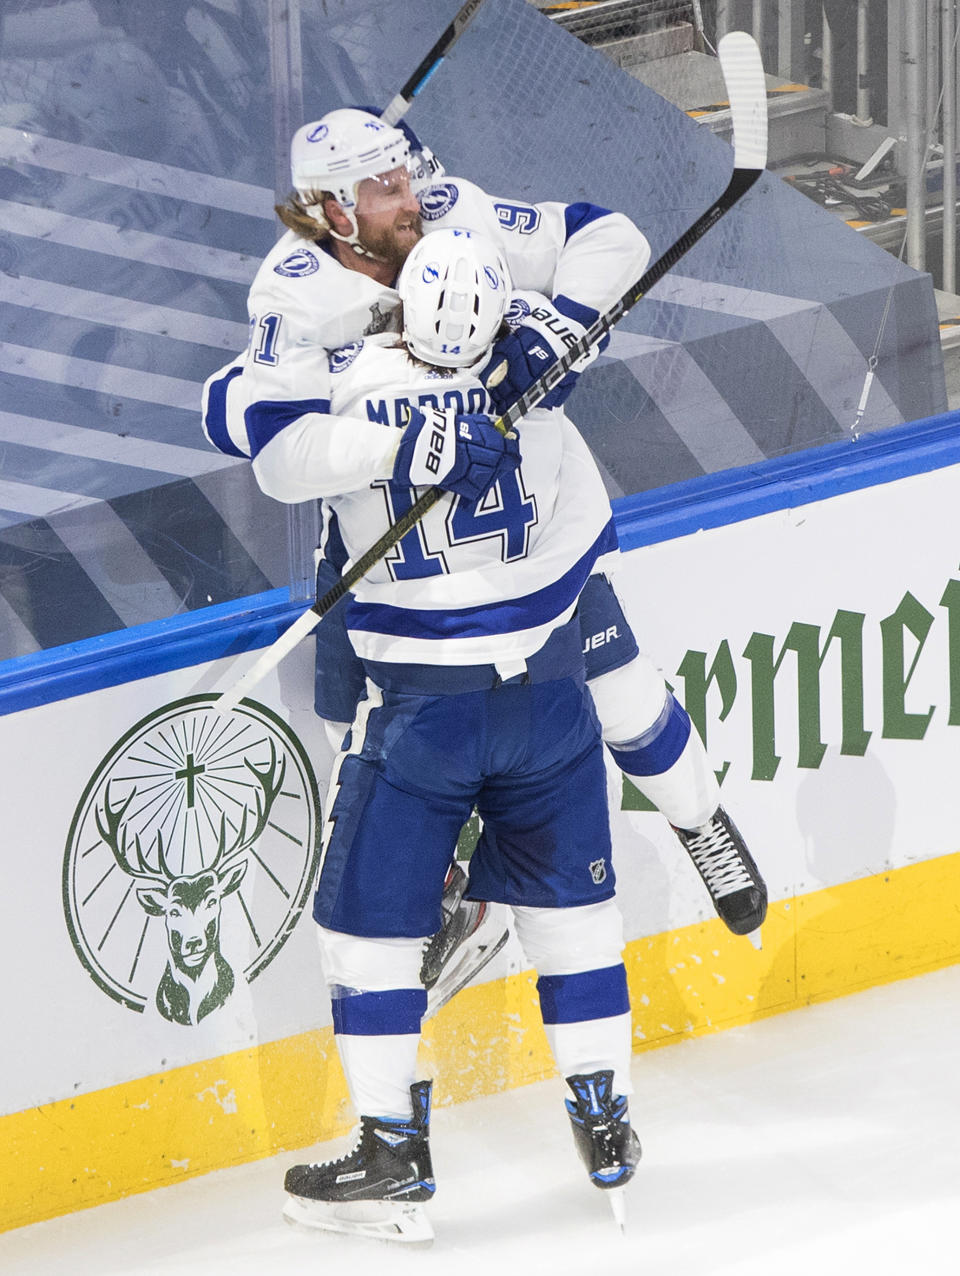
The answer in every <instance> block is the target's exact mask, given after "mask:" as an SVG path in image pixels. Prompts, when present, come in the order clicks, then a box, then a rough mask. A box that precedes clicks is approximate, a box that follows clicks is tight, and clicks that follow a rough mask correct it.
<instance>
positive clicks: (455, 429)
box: [393, 408, 520, 501]
mask: <svg viewBox="0 0 960 1276" xmlns="http://www.w3.org/2000/svg"><path fill="white" fill-rule="evenodd" d="M519 464H520V444H519V442H518V440H517V436H516V434H515V433H514V432H513V431H511V432H510V434H509V435H507V436H506V437H504V435H502V434H501V433H500V431H499V430H497V429H496V428H495V427H494V424H493V420H492V418H491V417H488V416H483V415H482V414H479V413H476V414H473V413H471V414H465V413H462V412H460V413H458V412H457V411H456V409H454V408H447V409H446V411H444V412H441V411H439V410H438V409H436V408H424V409H423V410H422V411H421V410H420V409H419V408H411V419H410V422H409V424H408V425H407V427H406V429H405V430H404V432H403V438H402V439H401V440H400V446H399V448H398V449H397V458H396V460H395V462H394V465H393V477H394V478H395V479H396V480H397V482H398V483H409V484H412V485H413V486H414V487H421V486H423V485H424V484H430V485H435V486H437V487H442V488H443V489H444V490H445V491H447V492H456V493H458V494H459V495H460V496H465V497H466V498H467V499H468V500H471V501H476V500H479V499H480V497H481V496H483V494H484V493H485V492H487V491H488V490H489V489H490V488H491V487H492V486H493V485H494V483H496V482H497V480H498V479H499V478H501V477H502V476H503V475H504V474H509V473H510V471H511V470H515V469H516V468H517V466H518V465H519Z"/></svg>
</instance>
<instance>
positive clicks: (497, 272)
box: [397, 228, 511, 368]
mask: <svg viewBox="0 0 960 1276" xmlns="http://www.w3.org/2000/svg"><path fill="white" fill-rule="evenodd" d="M510 286H511V285H510V276H509V273H508V271H507V265H506V262H505V261H504V258H503V255H502V253H501V252H500V250H499V249H498V248H497V246H496V244H494V243H493V242H492V241H491V240H489V239H487V238H486V236H484V235H479V234H477V233H476V232H474V231H469V230H460V229H454V228H445V229H443V230H436V231H432V232H431V233H430V234H428V235H424V237H423V238H422V239H421V240H420V241H419V242H418V243H417V244H416V245H415V247H414V248H413V249H412V250H411V252H410V255H409V256H408V257H407V260H406V262H405V263H404V267H403V269H402V270H401V272H400V278H399V279H398V281H397V292H398V293H399V295H400V300H401V301H402V302H403V340H404V342H405V343H406V345H407V348H408V349H409V350H410V351H411V353H412V354H414V355H416V356H417V358H418V359H422V360H423V361H424V362H425V363H432V364H435V365H437V366H438V367H441V368H463V367H468V366H470V365H471V364H473V363H476V362H477V361H478V360H479V359H480V358H482V357H483V356H484V355H485V354H486V353H487V352H488V350H489V349H490V347H491V345H492V344H493V342H494V341H495V339H496V337H497V333H498V332H499V330H500V325H501V324H502V322H503V316H504V313H505V311H506V308H507V300H508V296H509V292H510Z"/></svg>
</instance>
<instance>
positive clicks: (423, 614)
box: [329, 334, 617, 665]
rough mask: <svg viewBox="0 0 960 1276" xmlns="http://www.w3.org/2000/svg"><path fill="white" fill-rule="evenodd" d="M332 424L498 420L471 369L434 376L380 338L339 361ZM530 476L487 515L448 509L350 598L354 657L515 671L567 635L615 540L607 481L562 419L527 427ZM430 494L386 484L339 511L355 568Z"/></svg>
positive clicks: (414, 533)
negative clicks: (482, 416)
mask: <svg viewBox="0 0 960 1276" xmlns="http://www.w3.org/2000/svg"><path fill="white" fill-rule="evenodd" d="M330 393H331V412H332V414H334V415H336V416H338V417H341V418H342V417H348V418H354V419H356V418H361V419H366V420H368V421H375V422H378V423H379V424H381V425H384V426H392V427H394V428H396V429H397V430H402V429H403V428H404V427H405V425H406V423H407V421H408V420H409V415H410V408H411V407H417V408H425V407H434V408H439V409H449V408H452V409H454V410H455V411H457V412H458V413H460V412H469V413H477V412H487V413H490V412H491V405H490V401H489V399H488V396H487V392H486V390H485V389H484V387H483V385H482V384H481V383H480V381H479V380H478V379H477V377H476V376H475V375H474V372H473V371H472V370H471V369H446V368H435V367H430V366H428V365H426V364H423V363H421V362H419V361H418V360H416V359H413V358H411V356H410V355H408V353H407V351H406V349H405V348H404V347H403V346H402V345H400V344H399V342H398V339H397V338H396V336H392V337H391V336H390V335H388V334H384V335H383V336H381V337H374V338H372V339H370V340H368V341H364V342H359V343H357V344H355V345H352V346H348V347H345V348H344V349H341V350H337V351H334V352H333V353H332V354H331V356H330ZM518 432H519V434H520V452H521V457H522V461H521V465H520V467H519V468H518V469H517V470H516V471H515V472H514V473H512V474H510V475H509V476H507V477H506V478H504V479H503V480H501V481H500V482H499V483H498V484H496V485H495V486H494V487H493V488H491V489H490V491H489V492H487V493H486V495H485V496H483V497H482V498H481V499H480V500H479V501H470V500H467V499H465V498H463V497H460V496H457V495H455V494H453V493H446V494H445V495H444V497H443V498H442V499H441V500H440V501H439V502H438V503H437V504H436V505H435V506H434V507H433V508H432V509H431V510H430V511H429V512H428V513H427V515H426V517H425V518H423V519H422V520H421V521H420V523H419V524H418V525H417V526H416V527H414V528H413V529H412V530H411V531H410V532H408V533H407V535H406V536H405V537H404V538H403V539H402V540H401V541H400V543H399V545H397V546H396V547H395V548H394V550H392V551H391V552H390V554H389V555H388V556H387V557H386V558H384V559H383V560H382V561H381V562H379V563H378V564H377V565H376V566H375V567H373V568H372V569H371V571H370V572H369V573H368V575H367V576H365V577H364V578H363V579H362V580H361V581H360V582H359V583H358V584H357V585H356V586H355V588H354V599H353V601H352V602H351V603H350V605H349V609H348V612H347V618H346V623H347V629H348V632H349V634H350V639H351V642H352V643H353V646H354V649H355V650H356V652H357V654H358V655H359V656H361V657H362V658H364V659H368V660H377V661H394V662H397V661H399V662H411V663H417V664H448V665H472V664H488V663H492V664H498V665H499V664H510V663H511V662H514V661H516V660H518V659H525V658H526V657H528V656H530V655H532V654H533V653H534V652H535V651H538V650H539V649H540V647H542V646H543V644H544V642H546V640H547V638H548V637H549V636H550V634H551V632H552V631H553V630H554V629H555V628H557V627H558V626H559V625H562V624H564V623H566V621H567V620H569V619H570V617H571V616H572V614H573V611H574V609H575V607H576V602H577V597H578V595H579V593H580V590H581V589H582V588H583V585H584V583H585V582H586V580H587V578H588V576H589V575H590V573H591V572H592V571H593V570H594V567H595V565H596V563H597V560H598V559H599V558H600V557H601V556H602V555H604V554H607V553H611V552H614V551H616V548H617V540H616V532H615V530H614V526H613V521H612V518H611V511H610V504H609V500H608V499H607V495H606V491H605V489H604V486H603V481H602V479H601V478H600V474H599V472H598V470H597V467H596V464H595V463H594V461H593V458H592V456H591V455H590V452H589V449H588V448H587V446H586V444H585V443H584V442H583V440H582V439H581V437H580V435H579V434H578V432H577V430H576V428H575V427H574V426H573V425H572V424H571V423H570V422H569V421H568V420H567V418H566V417H565V416H564V414H563V413H562V412H561V411H559V410H553V411H545V410H536V409H535V410H534V411H532V412H531V413H529V415H528V416H526V417H525V418H524V419H523V421H521V422H520V424H519V426H518ZM423 490H424V489H419V488H411V487H409V486H407V485H404V484H400V483H397V482H396V481H395V480H394V479H392V478H390V477H389V476H388V475H384V476H383V477H380V478H376V479H374V481H373V482H372V483H370V485H369V486H368V487H365V488H362V489H360V490H357V491H354V492H348V493H346V494H344V495H340V496H335V497H332V498H329V504H330V505H331V507H332V508H333V510H334V511H335V513H336V515H337V521H338V524H339V529H340V533H341V535H342V537H343V541H344V545H345V547H346V550H347V553H348V555H349V558H350V560H351V561H353V560H355V559H356V558H358V557H359V556H360V555H361V554H363V553H364V552H365V551H366V550H367V549H368V548H369V547H370V546H371V545H372V544H373V543H374V542H375V541H376V540H377V539H378V537H380V536H381V535H382V534H383V533H384V532H385V531H386V530H387V529H388V527H390V526H391V524H393V523H395V522H396V520H397V519H398V518H399V517H401V515H403V514H404V513H405V512H406V511H407V510H408V509H409V508H410V506H411V505H412V504H413V502H414V501H415V500H416V499H417V497H418V496H419V495H421V494H422V491H423Z"/></svg>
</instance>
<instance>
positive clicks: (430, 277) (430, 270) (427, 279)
mask: <svg viewBox="0 0 960 1276" xmlns="http://www.w3.org/2000/svg"><path fill="white" fill-rule="evenodd" d="M421 278H422V279H423V282H424V283H425V284H433V283H436V281H437V280H438V279H439V278H440V270H439V268H438V267H437V266H434V265H432V264H430V265H426V266H424V268H423V274H422V275H421Z"/></svg>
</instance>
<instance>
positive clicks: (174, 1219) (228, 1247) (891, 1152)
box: [0, 967, 960, 1276]
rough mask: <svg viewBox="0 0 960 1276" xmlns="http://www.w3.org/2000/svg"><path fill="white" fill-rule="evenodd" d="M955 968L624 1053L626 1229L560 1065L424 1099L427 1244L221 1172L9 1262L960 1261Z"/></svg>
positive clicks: (118, 1268) (552, 1265)
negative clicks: (291, 1207) (428, 1157)
mask: <svg viewBox="0 0 960 1276" xmlns="http://www.w3.org/2000/svg"><path fill="white" fill-rule="evenodd" d="M958 1004H960V967H952V968H948V969H945V970H941V971H936V972H934V973H932V974H927V975H923V976H920V977H917V978H914V979H910V980H905V981H903V982H900V983H895V984H889V985H886V986H885V987H882V988H874V989H870V990H868V991H866V992H862V993H859V994H858V995H856V996H851V997H845V998H842V999H840V1000H837V1001H832V1002H828V1003H825V1004H822V1005H818V1006H813V1007H810V1008H808V1009H804V1010H797V1011H793V1012H791V1013H789V1014H784V1015H779V1016H776V1017H774V1018H771V1019H767V1020H764V1021H762V1022H758V1023H755V1024H752V1025H750V1026H748V1027H743V1028H736V1029H731V1030H729V1031H727V1032H722V1033H719V1034H717V1035H713V1036H709V1037H704V1038H701V1039H699V1040H696V1041H690V1042H685V1043H683V1044H680V1045H675V1046H671V1047H668V1048H665V1049H661V1050H653V1051H648V1052H647V1053H645V1054H642V1055H638V1056H637V1057H636V1059H635V1061H634V1065H633V1077H634V1084H635V1086H636V1094H635V1096H634V1099H633V1100H632V1111H633V1117H634V1124H635V1126H636V1128H637V1129H638V1131H639V1133H640V1137H641V1141H642V1143H643V1149H644V1155H643V1160H642V1162H641V1165H640V1168H639V1170H638V1172H637V1176H636V1178H635V1180H634V1182H633V1184H632V1185H631V1186H630V1188H629V1189H628V1192H627V1209H628V1222H627V1230H626V1233H625V1234H621V1233H620V1232H618V1230H617V1229H616V1227H615V1226H614V1224H613V1222H612V1218H611V1214H610V1211H609V1209H608V1207H607V1203H606V1201H605V1200H604V1197H603V1194H602V1193H601V1192H600V1191H598V1190H596V1189H595V1188H593V1187H591V1186H590V1184H589V1183H588V1182H587V1180H586V1177H585V1175H584V1172H583V1170H582V1168H581V1166H580V1163H579V1161H578V1160H577V1159H576V1156H575V1153H574V1150H573V1143H572V1139H571V1135H570V1131H569V1128H568V1125H567V1118H566V1116H565V1115H564V1112H563V1108H562V1104H561V1098H562V1092H563V1087H562V1085H561V1082H560V1081H559V1080H554V1081H547V1082H543V1083H541V1084H539V1085H536V1086H528V1087H526V1088H524V1089H521V1090H515V1091H512V1092H510V1093H508V1094H504V1095H500V1096H496V1097H493V1098H488V1099H480V1100H477V1101H475V1102H472V1103H468V1104H463V1105H460V1106H459V1107H454V1108H442V1109H439V1110H437V1111H435V1114H434V1122H433V1139H432V1144H433V1148H434V1168H435V1171H436V1174H437V1178H438V1182H439V1189H438V1192H437V1197H436V1200H435V1201H434V1202H432V1203H431V1205H430V1206H429V1207H428V1208H429V1213H430V1216H431V1218H432V1220H433V1224H434V1227H435V1230H436V1233H437V1239H436V1241H435V1242H434V1244H433V1246H432V1248H430V1249H427V1250H420V1249H417V1250H412V1249H405V1248H403V1247H401V1246H398V1245H396V1244H391V1243H389V1242H383V1241H370V1240H363V1239H359V1238H345V1237H340V1236H333V1235H328V1234H323V1233H317V1232H303V1231H298V1230H295V1229H294V1228H292V1227H289V1226H287V1225H285V1224H284V1223H283V1222H281V1220H280V1209H281V1206H282V1203H283V1193H282V1189H281V1183H282V1179H283V1171H284V1168H285V1167H286V1166H287V1165H289V1164H291V1163H293V1162H294V1161H298V1160H305V1159H318V1158H320V1157H323V1156H327V1155H329V1154H330V1152H331V1151H339V1150H340V1149H341V1147H342V1146H343V1143H344V1141H341V1143H339V1144H335V1145H327V1146H320V1145H318V1146H317V1147H316V1148H314V1149H310V1151H309V1155H308V1156H304V1155H303V1154H302V1153H295V1154H287V1155H284V1156H281V1157H277V1158H275V1159H273V1160H270V1161H260V1162H257V1163H255V1164H252V1165H246V1166H242V1167H240V1168H237V1169H231V1170H224V1171H221V1172H219V1173H216V1174H210V1175H207V1176H206V1177H204V1178H198V1179H193V1180H190V1181H189V1182H186V1183H183V1184H180V1185H178V1186H176V1187H169V1188H165V1189H162V1190H159V1191H155V1192H152V1193H147V1194H144V1195H140V1196H133V1197H129V1198H128V1199H126V1200H123V1201H118V1202H116V1203H114V1204H111V1205H104V1206H101V1207H99V1208H97V1209H91V1210H85V1211H82V1212H80V1213H78V1214H74V1215H69V1216H66V1217H64V1218H59V1219H55V1220H52V1221H50V1222H46V1223H40V1224H37V1225H35V1226H33V1227H26V1228H21V1229H19V1230H17V1231H14V1232H8V1233H6V1234H5V1235H3V1236H0V1272H3V1273H4V1276H54V1274H59V1273H70V1276H114V1274H118V1273H124V1274H129V1276H161V1274H162V1276H173V1274H174V1273H176V1276H272V1274H273V1273H278V1274H282V1276H299V1273H311V1276H313V1274H316V1273H348V1274H349V1276H367V1274H368V1273H369V1274H370V1276H384V1274H385V1273H394V1272H398V1273H406V1272H410V1273H414V1272H416V1273H418V1274H419V1276H431V1274H432V1273H437V1274H438V1276H439V1274H440V1273H442V1274H443V1276H460V1273H477V1274H479V1273H483V1276H513V1273H518V1272H524V1273H533V1274H535V1276H538V1274H539V1273H544V1274H545V1276H566V1274H567V1273H569V1274H570V1276H592V1274H593V1273H594V1272H602V1273H611V1274H619V1273H631V1276H632V1274H634V1273H635V1274H636V1276H661V1274H662V1276H727V1274H728V1273H729V1274H735V1276H771V1274H775V1276H801V1274H802V1276H851V1274H855V1276H859V1274H861V1273H862V1274H863V1276H920V1274H922V1276H956V1274H957V1273H958V1272H960V1256H958V1219H960V1158H958V1148H960V1097H958V1095H960V1016H958V1014H957V1006H958Z"/></svg>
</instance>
